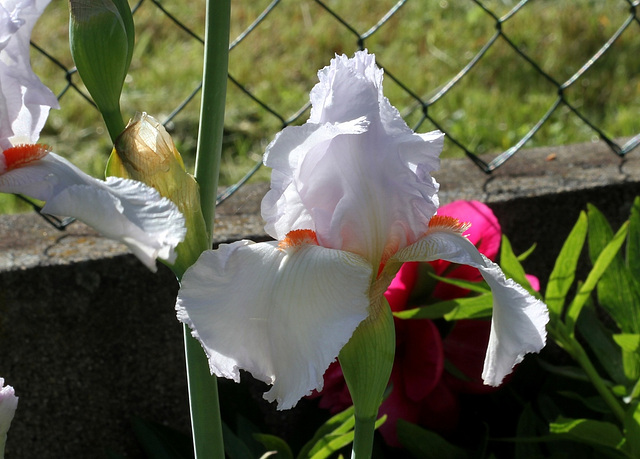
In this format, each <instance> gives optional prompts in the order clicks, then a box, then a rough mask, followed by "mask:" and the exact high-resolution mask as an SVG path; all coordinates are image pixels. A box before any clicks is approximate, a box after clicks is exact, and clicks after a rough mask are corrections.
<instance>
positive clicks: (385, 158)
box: [262, 51, 444, 264]
mask: <svg viewBox="0 0 640 459" xmlns="http://www.w3.org/2000/svg"><path fill="white" fill-rule="evenodd" d="M319 76H320V82H319V83H318V84H317V85H316V87H314V89H313V90H312V91H311V101H312V104H313V107H312V112H311V117H310V119H309V121H308V122H307V123H306V124H305V125H304V126H301V127H293V126H292V127H287V128H285V129H284V130H283V131H282V132H281V133H280V134H279V135H278V136H277V137H276V139H275V140H274V141H273V142H272V143H271V144H270V145H269V147H267V152H266V155H265V165H267V166H269V167H271V168H273V175H272V181H271V190H270V191H269V193H268V194H267V195H266V196H265V199H264V201H263V205H262V215H263V218H264V219H265V220H266V222H267V225H266V229H267V232H268V233H269V234H271V235H272V236H273V237H275V238H276V239H282V237H283V236H284V235H286V234H287V233H288V232H289V231H292V230H296V229H302V228H304V229H310V230H313V231H315V232H316V234H317V237H318V242H319V243H320V245H322V246H325V247H330V248H335V249H340V250H346V251H349V252H353V253H357V254H359V255H361V256H363V257H365V258H367V259H368V260H369V261H371V263H372V264H377V263H379V262H380V260H381V259H382V258H384V256H383V254H386V255H389V254H391V253H393V252H394V251H396V250H398V249H400V248H402V247H405V246H407V245H409V244H411V243H413V242H415V241H416V240H417V239H418V237H420V236H421V235H422V234H424V232H425V231H426V229H427V225H428V222H429V219H430V218H431V216H433V214H434V213H435V212H436V209H437V206H438V198H437V190H438V184H437V183H436V181H435V180H434V179H433V178H432V177H431V175H430V173H431V172H432V171H434V170H437V169H438V167H439V158H438V156H439V154H440V151H441V149H442V145H443V138H444V135H443V134H442V133H441V132H438V131H435V132H431V133H427V134H416V133H414V132H413V131H412V130H411V129H410V128H409V127H408V126H407V125H406V123H405V122H404V121H403V120H402V118H401V116H400V114H399V113H398V111H397V110H396V109H395V108H394V107H393V106H392V105H391V104H390V103H389V101H388V99H387V98H386V97H384V95H383V93H382V70H381V69H379V68H378V67H376V65H375V59H374V57H373V56H372V55H369V54H367V53H366V52H365V51H362V52H358V53H356V55H355V57H354V58H352V59H347V57H346V56H337V57H336V58H335V59H333V60H332V62H331V65H330V66H329V67H327V68H325V69H323V70H322V71H320V72H319ZM356 127H357V129H356Z"/></svg>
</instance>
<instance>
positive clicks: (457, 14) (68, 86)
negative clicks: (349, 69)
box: [32, 0, 640, 200]
mask: <svg viewBox="0 0 640 459" xmlns="http://www.w3.org/2000/svg"><path fill="white" fill-rule="evenodd" d="M55 1H56V0H54V2H55ZM639 5H640V0H633V1H632V0H607V1H606V2H603V1H598V0H575V1H569V0H522V1H519V2H516V1H515V0H494V1H491V0H486V1H479V0H439V1H431V0H429V1H427V0H400V1H385V0H369V1H364V0H352V1H338V0H335V1H330V0H325V1H320V0H295V1H287V0H272V1H260V0H254V1H242V0H234V2H232V16H233V17H232V37H231V45H230V66H229V69H230V70H229V83H230V84H229V92H228V107H229V108H228V110H227V114H228V116H227V119H228V121H227V125H226V126H225V132H226V136H227V137H228V138H234V136H236V137H237V136H242V135H243V134H246V133H248V132H251V135H252V136H254V137H256V136H257V137H260V138H261V139H263V140H265V141H264V142H263V143H262V144H261V145H263V146H264V143H266V141H268V140H269V139H272V138H273V136H274V135H275V133H276V132H277V131H278V130H280V129H282V128H283V127H285V126H288V125H290V124H300V123H302V122H304V120H305V119H306V117H307V116H308V109H309V103H308V91H309V90H310V89H311V87H312V86H313V84H314V83H315V73H316V72H317V69H319V68H321V67H323V66H324V65H327V64H328V62H329V60H330V58H331V57H332V56H333V54H334V53H336V52H338V53H342V52H344V53H346V54H348V55H352V54H353V52H354V51H355V50H358V49H364V48H367V49H368V50H369V51H370V52H372V53H376V55H377V60H378V63H379V65H380V66H381V67H383V68H384V69H385V94H386V95H387V96H388V97H389V98H390V100H391V102H392V103H393V104H394V105H396V106H397V107H398V109H399V110H400V112H401V113H402V115H403V116H404V117H405V119H406V120H407V122H408V123H409V124H410V125H411V126H412V127H413V128H414V130H416V131H418V132H426V131H428V130H432V129H434V128H437V129H440V130H442V131H443V132H445V133H446V139H447V142H449V144H448V145H449V149H459V150H460V151H461V152H463V153H464V154H465V155H466V156H468V157H469V158H470V160H471V161H473V163H475V164H476V165H477V166H478V167H479V168H480V169H481V170H483V171H484V172H487V173H490V172H491V171H493V170H495V169H497V168H498V167H500V165H502V164H503V163H504V162H505V161H506V160H508V159H509V158H511V157H512V156H514V155H515V154H517V153H518V151H520V150H521V149H522V147H523V146H524V145H525V144H527V145H536V142H535V140H536V136H537V135H539V133H540V132H541V131H543V130H545V129H546V130H547V131H550V132H546V133H545V137H546V139H547V142H549V143H550V144H561V143H563V142H564V138H563V136H562V133H563V132H564V130H565V126H567V125H571V126H572V127H573V128H576V129H578V130H580V131H581V132H582V135H583V138H587V139H591V140H595V139H600V140H602V141H604V142H606V144H607V145H608V146H609V147H610V149H611V152H612V154H617V155H620V156H624V155H625V154H627V153H628V152H630V151H631V150H633V149H634V148H636V147H637V146H638V144H639V143H640V133H639V132H640V116H638V115H640V101H639V100H638V99H639V98H640V63H639V61H640V59H639V58H638V56H640V18H639V16H638V7H639ZM58 6H60V5H58ZM131 6H132V10H133V12H134V19H135V21H136V33H137V40H138V41H137V44H136V47H137V48H138V47H141V48H142V49H143V51H141V52H140V53H138V54H134V62H133V63H132V71H131V73H134V72H141V71H143V70H144V67H145V66H148V67H149V68H151V71H152V70H153V69H152V64H151V62H152V61H153V60H157V59H169V56H166V55H162V54H153V50H154V49H158V48H160V46H159V45H158V44H157V42H159V41H160V40H162V39H163V38H166V37H165V32H166V30H168V29H176V30H179V35H177V36H178V40H179V41H180V42H181V43H182V42H183V43H185V44H188V46H191V47H193V46H194V45H195V47H196V55H197V53H198V52H199V53H201V51H202V43H203V40H202V36H203V30H202V29H203V25H202V24H203V20H201V19H202V18H203V16H204V14H203V13H204V3H203V2H198V6H196V7H195V8H197V9H198V10H200V11H201V14H194V13H193V10H189V11H186V10H185V7H184V3H183V2H180V1H175V0H165V1H159V0H139V1H136V2H134V3H132V4H131ZM552 18H560V21H559V22H554V21H551V20H550V19H552ZM446 21H455V22H451V23H450V24H460V23H461V24H462V26H461V27H462V28H461V29H458V28H455V29H454V26H453V25H447V24H449V23H445V22H446ZM580 21H583V22H585V23H588V24H591V25H593V29H590V30H575V31H572V30H571V29H572V28H577V29H579V28H580V27H581V26H580V24H582V22H580ZM465 23H466V24H467V25H466V26H465ZM443 24H444V25H443ZM36 27H37V26H36ZM456 27H457V26H456ZM464 27H466V29H464ZM145 28H151V29H152V30H151V32H149V30H150V29H145ZM145 30H146V31H147V32H145ZM572 34H573V35H572ZM447 35H448V41H446V40H444V39H443V38H442V37H443V36H444V37H446V36H447ZM172 40H174V41H175V40H176V39H175V37H174V38H172ZM443 43H444V44H447V43H448V44H450V45H451V46H450V47H449V49H446V48H445V49H443V45H442V44H443ZM32 45H33V47H34V48H35V49H36V50H37V52H38V53H40V54H41V55H42V56H43V57H44V58H45V59H47V60H48V61H49V62H50V64H51V65H54V66H55V67H56V68H57V69H58V72H59V76H58V79H59V80H64V84H58V88H56V89H55V91H56V92H57V95H58V98H59V100H60V102H61V105H62V106H63V107H64V105H65V104H66V102H67V100H66V99H69V98H71V96H70V94H75V95H76V96H79V97H81V98H82V99H83V100H84V102H86V104H84V105H86V106H87V107H90V106H92V105H93V103H92V101H91V99H90V97H89V96H88V95H87V93H86V91H85V90H84V89H83V86H82V83H81V81H80V79H79V77H78V75H77V72H76V71H75V69H74V68H73V67H72V63H70V62H69V58H68V57H66V58H61V57H59V56H56V55H54V53H53V52H52V51H50V50H49V48H50V47H49V43H48V42H42V41H37V40H36V39H35V38H34V42H33V43H32ZM172 46H173V48H170V49H171V54H172V57H173V58H175V57H176V56H175V55H176V54H177V57H178V60H177V61H176V63H175V64H172V65H173V66H180V65H183V66H185V67H189V66H190V67H192V68H193V69H194V70H193V75H196V76H197V75H199V74H200V72H201V65H202V64H201V62H199V63H198V62H197V59H191V61H189V62H182V63H180V54H181V51H180V48H179V46H178V45H177V44H176V43H173V44H172ZM550 49H551V50H553V49H556V50H557V49H561V50H562V53H560V55H564V56H566V57H565V58H564V59H565V60H567V61H570V62H557V61H558V57H557V55H558V53H556V54H549V50H550ZM198 50H199V51H198ZM165 51H166V48H165ZM185 55H186V54H185ZM65 59H66V60H65ZM136 59H138V60H139V61H138V62H136ZM434 68H438V69H440V68H445V69H446V71H445V72H440V73H438V74H437V76H433V73H434V72H433V71H432V70H433V69H434ZM610 73H611V74H613V73H615V74H620V73H621V74H622V78H621V79H620V78H619V77H620V76H621V75H617V77H618V78H619V79H618V80H617V81H623V83H624V84H622V83H616V84H615V85H614V86H615V87H614V88H610V87H608V86H607V82H608V81H611V78H610ZM594 74H595V75H600V77H601V78H600V79H599V80H600V81H604V83H600V85H599V86H598V85H595V87H594V85H593V83H592V82H593V81H594V80H595V78H594V77H593V75H594ZM443 75H444V76H443ZM435 78H441V80H436V79H435ZM522 80H524V90H523V89H522V87H520V88H519V89H516V90H514V91H515V92H516V94H515V97H516V100H517V101H518V104H519V105H520V106H521V107H519V112H518V115H517V116H516V115H511V114H510V112H509V110H510V106H512V105H514V104H513V103H512V102H511V103H510V102H509V101H508V100H509V99H508V98H507V97H506V95H508V93H509V91H512V90H509V89H505V87H506V86H508V85H509V84H510V83H511V82H516V83H518V84H520V85H521V86H522V84H523V81H522ZM274 82H277V84H276V83H274ZM45 84H48V85H50V84H49V82H48V81H45ZM125 86H126V84H125ZM171 86H172V87H171V88H168V87H156V88H147V91H156V92H162V93H165V92H166V93H167V99H168V100H173V101H174V105H173V106H171V107H168V108H167V106H166V104H167V103H170V102H166V103H165V105H164V106H163V110H162V111H163V113H162V117H161V121H163V122H164V124H165V125H167V127H168V128H169V130H170V131H171V130H172V129H175V126H176V125H177V124H178V125H179V124H180V123H181V121H180V117H181V116H185V118H186V119H189V120H190V122H191V123H193V122H197V121H194V119H195V113H197V112H198V110H199V103H200V101H199V92H200V87H201V85H200V83H198V81H197V77H194V78H193V79H192V81H191V83H189V84H185V83H184V82H182V81H181V82H179V83H178V84H176V85H171ZM173 86H177V87H173ZM137 90H138V91H140V89H137ZM613 90H616V91H618V92H617V95H616V96H615V97H612V96H611V94H612V92H611V91H613ZM473 91H475V92H473ZM175 92H178V93H179V95H178V96H177V97H173V99H171V98H169V96H168V94H169V93H172V94H173V93H175ZM477 92H480V93H486V97H487V100H489V101H490V102H489V103H490V104H493V105H498V107H499V109H498V113H500V115H499V116H496V115H494V118H496V119H491V118H492V117H491V116H490V115H489V114H488V112H487V111H485V109H484V108H483V104H484V103H485V102H484V101H481V100H480V99H478V101H476V100H475V99H473V97H472V96H470V94H475V93H477ZM512 92H513V91H512ZM127 94H129V96H127ZM131 94H133V92H130V93H127V92H126V90H125V94H124V96H123V98H125V99H126V98H127V97H129V98H130V99H131V100H133V102H132V104H135V103H136V101H140V100H142V101H144V94H143V95H141V96H139V97H140V98H139V99H136V98H135V96H134V95H131ZM146 94H148V92H147V93H146ZM510 96H514V94H510ZM125 105H126V103H125ZM477 105H479V106H480V107H479V108H477V107H476V106H477ZM500 105H502V108H500ZM141 108H142V109H144V108H145V107H136V109H141ZM622 108H624V110H625V113H627V115H625V117H626V118H627V122H626V124H625V126H626V127H624V129H622V130H620V129H619V126H620V124H623V123H620V122H618V120H617V119H616V118H615V116H614V117H613V118H608V119H607V120H605V118H603V116H601V115H602V114H603V113H605V112H606V113H614V114H615V113H617V112H619V111H620V110H621V109H622ZM148 111H150V110H148ZM186 112H190V113H191V115H189V116H187V115H185V113H186ZM474 113H475V119H472V118H471V117H472V116H473V115H474ZM611 119H613V120H614V121H611ZM480 124H482V125H483V126H485V128H484V131H483V130H481V129H477V127H478V126H479V125H480ZM256 131H259V132H258V133H256ZM191 132H196V128H195V127H194V126H191ZM483 132H487V133H494V132H495V133H499V134H500V137H498V140H497V141H496V140H495V139H494V140H487V139H485V138H484V137H483ZM554 132H556V133H557V135H554ZM619 139H623V140H622V141H621V140H619ZM183 143H184V142H183ZM193 144H194V143H193ZM193 144H191V145H193ZM238 145H242V143H241V142H240V143H239V144H238ZM188 147H189V145H187V146H186V148H188ZM251 148H253V147H249V149H251ZM255 156H256V158H255V159H256V161H255V166H254V167H252V168H250V170H248V171H247V173H246V175H245V177H244V178H243V179H241V180H240V181H239V182H238V183H236V184H235V185H233V186H231V187H229V189H228V190H227V191H226V192H225V193H224V194H223V195H222V196H220V197H219V200H223V199H225V198H226V197H228V196H229V195H230V194H231V193H232V192H233V191H235V190H236V189H238V188H239V187H240V186H241V185H242V184H243V183H244V182H245V181H246V180H247V179H248V178H249V177H250V176H251V175H253V174H254V173H255V172H256V171H257V170H258V169H259V168H260V164H261V161H260V159H259V158H258V155H255Z"/></svg>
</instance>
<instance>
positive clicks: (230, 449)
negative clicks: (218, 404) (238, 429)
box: [222, 422, 255, 459]
mask: <svg viewBox="0 0 640 459" xmlns="http://www.w3.org/2000/svg"><path fill="white" fill-rule="evenodd" d="M222 435H223V437H224V452H225V454H226V456H227V457H228V458H229V459H253V458H254V457H255V456H254V454H253V453H252V452H251V449H250V448H249V447H248V446H247V445H246V444H245V443H244V442H243V441H242V440H241V439H240V438H239V437H238V436H236V435H235V434H234V433H233V431H232V430H231V429H230V428H229V427H228V426H227V425H226V424H225V423H224V422H223V423H222Z"/></svg>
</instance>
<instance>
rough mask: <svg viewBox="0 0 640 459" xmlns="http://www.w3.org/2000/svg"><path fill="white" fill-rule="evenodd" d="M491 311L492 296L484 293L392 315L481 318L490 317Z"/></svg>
mask: <svg viewBox="0 0 640 459" xmlns="http://www.w3.org/2000/svg"><path fill="white" fill-rule="evenodd" d="M492 311H493V296H492V295H491V294H490V293H485V294H483V295H480V296H471V297H466V298H458V299H455V300H449V301H442V302H440V303H435V304H430V305H428V306H422V307H419V308H414V309H407V310H405V311H399V312H395V313H394V314H393V315H394V316H395V317H397V318H399V319H432V320H433V319H440V318H444V319H446V320H449V321H451V320H462V319H482V318H484V317H490V316H491V313H492Z"/></svg>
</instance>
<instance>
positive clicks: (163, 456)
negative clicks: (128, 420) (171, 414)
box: [132, 418, 193, 459]
mask: <svg viewBox="0 0 640 459" xmlns="http://www.w3.org/2000/svg"><path fill="white" fill-rule="evenodd" d="M132 424H133V431H134V433H135V435H136V438H137V439H138V442H139V443H140V446H142V449H143V450H144V452H145V454H146V455H147V457H148V458H149V459H187V458H192V457H193V449H192V448H193V447H192V445H191V439H190V438H189V436H187V435H185V434H182V433H181V432H178V431H176V430H173V429H171V428H169V427H166V426H163V425H161V424H157V423H155V422H151V421H146V420H144V419H140V418H134V419H133V421H132Z"/></svg>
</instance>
